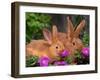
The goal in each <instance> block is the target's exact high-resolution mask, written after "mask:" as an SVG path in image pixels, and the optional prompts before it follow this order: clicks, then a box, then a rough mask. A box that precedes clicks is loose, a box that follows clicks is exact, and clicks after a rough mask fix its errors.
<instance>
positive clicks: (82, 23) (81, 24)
mask: <svg viewBox="0 0 100 80" xmlns="http://www.w3.org/2000/svg"><path fill="white" fill-rule="evenodd" d="M84 27H85V20H82V21H81V22H80V24H79V25H78V26H77V28H76V30H75V33H74V34H75V35H74V37H78V36H79V34H80V32H81V30H82V29H83V28H84Z"/></svg>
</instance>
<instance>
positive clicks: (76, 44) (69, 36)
mask: <svg viewBox="0 0 100 80" xmlns="http://www.w3.org/2000/svg"><path fill="white" fill-rule="evenodd" d="M84 27H85V20H82V21H81V22H80V24H79V25H78V26H77V27H76V29H74V27H73V24H72V22H71V20H70V19H69V17H67V32H66V33H61V32H59V33H58V35H59V40H60V41H62V43H63V44H64V46H65V49H66V50H67V51H68V52H69V53H70V55H69V56H70V57H72V59H73V60H74V53H75V51H76V50H79V51H80V50H81V49H82V48H83V47H84V45H83V43H82V40H81V39H80V38H79V34H80V32H81V30H82V29H83V28H84Z"/></svg>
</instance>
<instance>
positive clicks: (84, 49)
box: [82, 47, 89, 56]
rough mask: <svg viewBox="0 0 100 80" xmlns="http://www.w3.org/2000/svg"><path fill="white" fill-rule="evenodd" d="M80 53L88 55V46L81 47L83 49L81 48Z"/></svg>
mask: <svg viewBox="0 0 100 80" xmlns="http://www.w3.org/2000/svg"><path fill="white" fill-rule="evenodd" d="M82 54H83V55H84V56H89V48H88V47H85V48H83V49H82Z"/></svg>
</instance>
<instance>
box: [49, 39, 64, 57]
mask: <svg viewBox="0 0 100 80" xmlns="http://www.w3.org/2000/svg"><path fill="white" fill-rule="evenodd" d="M49 49H50V51H51V53H50V54H52V55H53V56H55V57H58V56H59V55H60V53H61V52H62V51H63V50H64V45H63V43H62V42H61V41H59V40H58V41H57V42H56V43H53V44H52V45H51V46H50V48H49Z"/></svg>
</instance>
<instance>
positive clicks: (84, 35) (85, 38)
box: [82, 32, 89, 47]
mask: <svg viewBox="0 0 100 80" xmlns="http://www.w3.org/2000/svg"><path fill="white" fill-rule="evenodd" d="M82 41H83V43H84V45H85V46H86V47H88V46H89V34H88V33H87V32H84V34H83V38H82Z"/></svg>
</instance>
